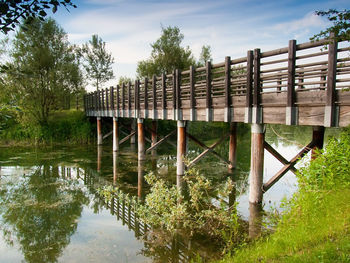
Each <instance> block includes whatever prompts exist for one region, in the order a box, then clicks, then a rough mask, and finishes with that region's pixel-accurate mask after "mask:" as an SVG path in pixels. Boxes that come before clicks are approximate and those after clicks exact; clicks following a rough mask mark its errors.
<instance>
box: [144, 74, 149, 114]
mask: <svg viewBox="0 0 350 263" xmlns="http://www.w3.org/2000/svg"><path fill="white" fill-rule="evenodd" d="M144 89H145V91H144V92H145V101H144V104H143V105H144V110H145V113H144V116H145V118H148V78H145V84H144Z"/></svg>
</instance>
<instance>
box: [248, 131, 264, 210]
mask: <svg viewBox="0 0 350 263" xmlns="http://www.w3.org/2000/svg"><path fill="white" fill-rule="evenodd" d="M264 137H265V136H264V125H263V124H252V126H251V158H250V183H249V202H250V203H253V204H258V203H261V202H262V197H263V191H262V186H263V172H264Z"/></svg>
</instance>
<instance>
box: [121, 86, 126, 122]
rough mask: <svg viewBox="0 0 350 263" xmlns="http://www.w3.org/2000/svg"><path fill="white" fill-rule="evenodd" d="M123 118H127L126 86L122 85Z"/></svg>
mask: <svg viewBox="0 0 350 263" xmlns="http://www.w3.org/2000/svg"><path fill="white" fill-rule="evenodd" d="M122 113H123V114H122V116H123V117H125V116H126V114H125V84H124V83H123V85H122Z"/></svg>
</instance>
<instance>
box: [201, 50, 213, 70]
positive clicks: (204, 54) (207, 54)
mask: <svg viewBox="0 0 350 263" xmlns="http://www.w3.org/2000/svg"><path fill="white" fill-rule="evenodd" d="M207 61H210V62H212V61H213V59H212V57H211V48H210V46H209V45H204V46H202V51H201V54H200V55H199V60H198V66H199V67H203V66H204V65H205V63H206V62H207Z"/></svg>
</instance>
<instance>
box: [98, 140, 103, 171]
mask: <svg viewBox="0 0 350 263" xmlns="http://www.w3.org/2000/svg"><path fill="white" fill-rule="evenodd" d="M101 159H102V146H97V172H100V171H101Z"/></svg>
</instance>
